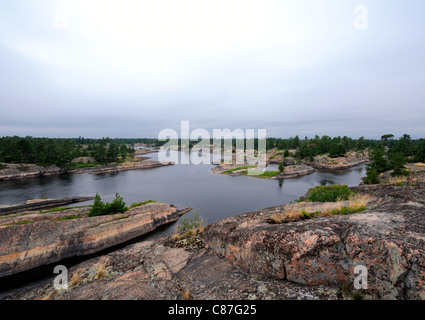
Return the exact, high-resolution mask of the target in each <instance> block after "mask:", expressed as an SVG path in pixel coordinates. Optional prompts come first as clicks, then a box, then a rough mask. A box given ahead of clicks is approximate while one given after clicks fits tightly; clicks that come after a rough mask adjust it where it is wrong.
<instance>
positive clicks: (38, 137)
mask: <svg viewBox="0 0 425 320" xmlns="http://www.w3.org/2000/svg"><path fill="white" fill-rule="evenodd" d="M385 134H386V133H384V134H382V135H380V136H379V137H376V138H369V137H365V136H359V137H350V136H344V135H337V136H331V135H326V134H324V135H318V136H319V137H323V136H328V137H330V138H338V137H341V138H343V137H348V138H350V139H353V140H357V139H359V138H361V137H363V138H364V139H368V140H382V139H381V137H382V136H383V135H385ZM404 134H407V135H409V136H410V137H411V139H412V140H420V139H425V136H424V137H414V136H412V135H411V134H409V133H403V134H402V135H400V136H397V135H394V138H390V139H391V140H398V139H400V138H401V137H402V136H403V135H404ZM14 136H16V137H19V138H26V137H31V138H36V139H43V138H45V139H79V138H83V139H91V140H98V139H108V138H109V139H132V140H137V139H140V140H142V139H156V140H157V139H158V137H148V136H146V137H111V136H107V135H105V136H100V137H83V136H74V137H72V136H69V137H52V136H33V135H1V136H0V138H6V137H14ZM296 136H298V138H300V140H304V139H305V137H307V138H308V139H314V137H315V136H304V135H302V136H301V135H294V136H287V137H277V136H267V139H268V138H271V139H290V138H295V137H296Z"/></svg>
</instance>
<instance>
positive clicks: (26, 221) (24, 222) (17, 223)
mask: <svg viewBox="0 0 425 320" xmlns="http://www.w3.org/2000/svg"><path fill="white" fill-rule="evenodd" d="M29 223H34V221H29V220H22V221H18V222H12V223H7V224H4V226H19V225H21V224H29Z"/></svg>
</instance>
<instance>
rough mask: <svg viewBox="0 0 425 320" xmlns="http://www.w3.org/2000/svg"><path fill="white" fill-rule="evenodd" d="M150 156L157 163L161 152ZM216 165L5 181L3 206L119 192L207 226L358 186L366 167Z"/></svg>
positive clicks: (108, 197)
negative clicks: (246, 172) (232, 171)
mask: <svg viewBox="0 0 425 320" xmlns="http://www.w3.org/2000/svg"><path fill="white" fill-rule="evenodd" d="M178 154H179V155H181V156H185V154H182V153H178ZM147 156H149V157H151V158H152V159H154V160H155V159H157V154H156V153H153V154H148V155H147ZM205 157H209V155H205ZM212 167H213V165H211V164H201V165H195V164H176V165H173V166H168V167H160V168H153V169H146V170H134V171H123V172H118V173H106V174H101V175H92V174H85V173H84V174H67V175H61V176H51V177H42V178H33V179H24V180H14V181H3V182H0V204H12V203H22V202H25V201H26V200H28V199H35V198H42V197H47V198H55V197H58V198H60V197H65V196H68V197H71V196H86V195H87V196H94V195H95V194H96V192H98V193H99V194H100V196H101V197H102V200H104V201H112V200H113V198H114V196H115V193H116V192H118V193H119V194H120V195H121V196H122V197H123V198H124V201H125V202H126V203H127V205H130V204H131V203H132V202H140V201H144V200H151V199H152V200H157V201H161V202H165V203H168V204H175V205H176V206H177V207H178V208H184V207H192V208H193V211H192V212H191V213H189V214H187V216H188V217H189V218H190V217H191V216H192V215H193V213H194V212H195V211H196V212H198V214H199V215H200V216H202V217H203V218H204V219H205V220H206V222H207V223H212V222H214V221H217V220H220V219H223V218H227V217H230V216H235V215H238V214H241V213H245V212H250V211H254V210H257V209H262V208H266V207H272V206H276V205H281V204H285V203H288V202H290V201H293V200H295V199H297V198H299V197H300V196H302V195H303V194H304V193H305V192H306V191H307V190H308V189H309V188H311V187H314V186H316V185H329V184H347V185H349V186H355V185H358V184H360V182H361V178H362V177H364V176H365V168H364V165H360V166H357V167H354V168H351V169H349V170H344V171H337V172H336V171H332V172H329V171H328V172H326V171H318V172H315V173H313V174H310V175H308V176H303V177H298V178H292V179H286V180H281V181H279V180H269V179H260V178H255V177H249V176H238V177H230V176H227V175H219V174H214V173H212V171H211V168H212ZM268 169H273V170H277V165H271V166H270V168H268ZM91 203H92V201H90V202H86V203H81V204H76V205H84V204H91ZM173 231H174V227H173V226H169V227H167V228H161V230H160V231H159V232H157V233H155V237H156V236H159V235H164V234H167V233H170V232H173Z"/></svg>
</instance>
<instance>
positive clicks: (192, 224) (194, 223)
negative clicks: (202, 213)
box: [176, 212, 204, 232]
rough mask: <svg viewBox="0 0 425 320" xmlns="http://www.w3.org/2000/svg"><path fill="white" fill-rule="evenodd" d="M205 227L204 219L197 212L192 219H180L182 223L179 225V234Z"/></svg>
mask: <svg viewBox="0 0 425 320" xmlns="http://www.w3.org/2000/svg"><path fill="white" fill-rule="evenodd" d="M203 225H204V219H203V218H201V217H199V215H198V213H197V212H195V214H194V215H193V218H192V219H188V218H187V217H183V218H181V219H180V223H179V224H178V225H177V228H176V229H177V232H184V231H189V230H192V229H197V228H201V227H202V226H203Z"/></svg>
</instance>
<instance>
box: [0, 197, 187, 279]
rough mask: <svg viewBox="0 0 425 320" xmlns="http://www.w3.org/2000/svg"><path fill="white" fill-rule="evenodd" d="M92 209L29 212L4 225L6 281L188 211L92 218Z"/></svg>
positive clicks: (0, 244) (0, 251)
mask: <svg viewBox="0 0 425 320" xmlns="http://www.w3.org/2000/svg"><path fill="white" fill-rule="evenodd" d="M89 210H90V208H82V209H79V210H69V211H58V212H51V213H43V214H40V213H32V214H31V213H29V214H25V215H18V216H14V217H5V218H2V219H1V220H0V277H3V276H8V275H12V274H15V273H18V272H21V271H25V270H29V269H32V268H35V267H38V266H42V265H45V264H50V263H54V262H57V261H60V260H62V259H64V258H68V257H74V256H81V255H87V254H92V253H95V252H98V251H101V250H103V249H105V248H108V247H111V246H115V245H117V244H120V243H123V242H126V241H128V240H130V239H133V238H136V237H139V236H141V235H144V234H146V233H148V232H151V231H153V230H154V229H156V228H157V227H159V226H161V225H165V224H168V223H171V222H174V221H176V220H178V218H179V215H180V214H182V213H184V212H187V210H184V211H180V210H177V209H176V208H175V207H173V206H170V205H168V204H164V203H148V204H145V205H142V206H139V207H135V208H132V209H130V210H128V211H127V212H125V213H122V214H116V215H106V216H98V217H88V213H89Z"/></svg>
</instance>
